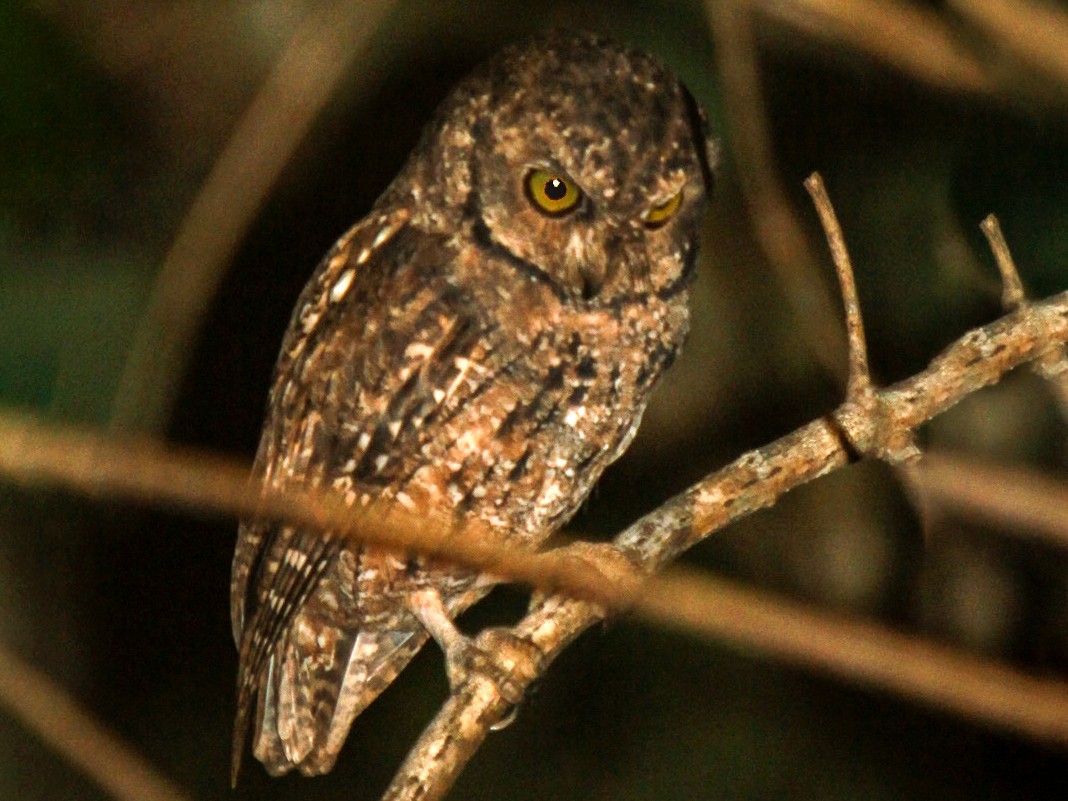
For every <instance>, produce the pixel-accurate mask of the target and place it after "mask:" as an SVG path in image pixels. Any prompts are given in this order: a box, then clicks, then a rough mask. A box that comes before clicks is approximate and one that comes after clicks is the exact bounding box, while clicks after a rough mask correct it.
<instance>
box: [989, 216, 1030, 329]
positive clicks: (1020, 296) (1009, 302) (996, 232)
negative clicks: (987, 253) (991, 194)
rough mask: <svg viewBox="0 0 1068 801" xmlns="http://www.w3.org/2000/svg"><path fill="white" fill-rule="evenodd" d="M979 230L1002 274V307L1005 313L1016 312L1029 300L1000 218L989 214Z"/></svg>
mask: <svg viewBox="0 0 1068 801" xmlns="http://www.w3.org/2000/svg"><path fill="white" fill-rule="evenodd" d="M979 228H980V229H981V230H982V232H983V234H984V235H985V236H986V241H987V242H988V243H989V244H990V250H991V252H992V253H993V254H994V261H996V262H997V265H998V272H1000V273H1001V306H1002V308H1004V309H1005V311H1010V312H1011V311H1016V310H1017V309H1018V308H1020V306H1021V305H1023V303H1025V302H1026V300H1027V298H1026V297H1025V295H1024V288H1023V281H1021V280H1020V271H1019V270H1017V269H1016V262H1015V261H1013V258H1012V253H1011V252H1010V251H1009V243H1008V242H1006V241H1005V235H1004V234H1003V233H1002V232H1001V225H1000V223H998V218H997V217H995V216H994V215H993V214H988V215H987V216H986V217H984V218H983V221H982V222H981V223H979Z"/></svg>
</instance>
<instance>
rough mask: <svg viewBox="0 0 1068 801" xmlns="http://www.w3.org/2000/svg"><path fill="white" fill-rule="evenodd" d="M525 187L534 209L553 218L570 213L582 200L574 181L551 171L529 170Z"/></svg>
mask: <svg viewBox="0 0 1068 801" xmlns="http://www.w3.org/2000/svg"><path fill="white" fill-rule="evenodd" d="M525 185H526V190H527V197H529V198H530V202H531V203H533V204H534V206H535V208H537V209H538V210H539V211H542V212H544V213H546V214H551V215H553V216H556V215H558V214H566V213H567V212H569V211H572V210H573V209H574V208H575V207H576V206H577V205H578V202H579V201H580V200H581V199H582V192H580V191H579V188H578V187H577V186H575V182H574V181H572V180H571V179H570V178H568V177H566V176H564V175H560V174H559V173H556V172H553V171H552V170H542V169H534V170H531V171H530V172H529V173H528V174H527V179H526V183H525Z"/></svg>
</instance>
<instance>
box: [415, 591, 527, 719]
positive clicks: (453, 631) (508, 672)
mask: <svg viewBox="0 0 1068 801" xmlns="http://www.w3.org/2000/svg"><path fill="white" fill-rule="evenodd" d="M408 605H409V607H410V608H411V610H412V612H413V613H414V614H415V616H416V617H417V618H418V619H419V622H420V623H422V624H423V626H424V627H425V628H426V630H427V631H429V632H430V636H432V637H433V638H434V639H435V640H437V642H438V644H439V645H440V646H441V649H442V650H443V651H444V652H445V675H446V676H447V677H448V679H449V687H450V688H451V689H452V691H453V692H456V691H458V690H459V689H460V688H461V687H462V686H463V685H464V684H466V683H467V682H468V681H470V679H471V677H472V676H473V675H477V676H482V677H484V678H486V679H488V680H490V681H491V682H493V684H494V685H496V687H497V692H498V694H499V695H500V696H501V698H503V699H504V700H505V701H507V702H508V703H509V704H512V705H515V704H518V703H519V702H520V701H522V700H523V696H524V694H525V692H526V688H527V686H528V685H529V684H530V683H531V682H532V681H533V680H534V679H535V678H536V677H537V676H538V675H539V673H540V668H541V660H542V653H541V651H540V650H539V649H538V648H537V647H536V646H535V645H534V644H532V643H530V642H528V641H526V640H524V639H522V638H521V637H518V636H516V635H515V634H513V633H512V632H511V631H510V630H509V629H506V628H489V629H485V630H484V631H482V632H480V633H479V634H478V635H477V636H475V637H474V638H472V637H467V636H465V635H464V634H463V633H462V632H460V630H459V629H457V628H456V625H455V624H454V623H453V622H452V619H451V618H450V617H449V614H448V611H447V610H446V608H445V604H444V602H443V601H442V599H441V595H440V594H439V593H438V592H437V591H436V590H431V589H426V590H418V591H417V592H413V593H412V594H411V595H410V596H409V600H408Z"/></svg>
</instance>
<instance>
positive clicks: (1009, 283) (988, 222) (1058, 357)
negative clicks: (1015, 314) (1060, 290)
mask: <svg viewBox="0 0 1068 801" xmlns="http://www.w3.org/2000/svg"><path fill="white" fill-rule="evenodd" d="M979 227H980V228H981V229H982V231H983V234H984V235H985V236H986V239H987V242H989V243H990V250H991V251H992V252H993V254H994V260H995V261H996V262H997V265H998V271H999V272H1000V273H1001V284H1002V292H1001V305H1002V307H1003V308H1004V309H1005V310H1006V311H1016V310H1017V309H1020V308H1023V307H1024V306H1026V305H1027V304H1028V299H1027V292H1026V291H1025V290H1024V286H1023V281H1022V280H1021V279H1020V271H1019V270H1018V269H1017V268H1016V261H1015V260H1014V259H1013V258H1012V251H1010V250H1009V243H1008V242H1006V241H1005V235H1004V234H1003V233H1002V232H1001V224H1000V223H999V222H998V218H997V217H995V216H994V215H993V214H988V215H987V216H986V218H985V219H984V220H983V221H982V222H981V223H980V224H979ZM1032 369H1033V370H1034V371H1035V372H1036V373H1038V374H1039V375H1040V376H1042V377H1043V378H1044V379H1046V382H1047V383H1048V385H1049V386H1050V388H1051V389H1052V390H1053V393H1054V395H1055V396H1056V398H1057V404H1058V406H1059V407H1060V411H1061V415H1062V416H1063V417H1064V418H1065V419H1068V350H1066V349H1065V348H1064V347H1063V346H1061V347H1051V348H1050V349H1049V350H1048V351H1046V353H1044V354H1042V357H1041V358H1039V359H1036V360H1035V361H1034V363H1033V364H1032Z"/></svg>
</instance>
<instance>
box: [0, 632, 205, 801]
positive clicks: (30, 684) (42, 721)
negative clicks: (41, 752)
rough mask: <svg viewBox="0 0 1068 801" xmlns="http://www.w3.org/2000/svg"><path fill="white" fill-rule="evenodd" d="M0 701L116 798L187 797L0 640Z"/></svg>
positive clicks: (182, 800)
mask: <svg viewBox="0 0 1068 801" xmlns="http://www.w3.org/2000/svg"><path fill="white" fill-rule="evenodd" d="M0 706H2V707H5V708H6V709H7V710H8V711H9V712H11V714H12V715H14V716H15V717H16V718H18V719H19V720H21V721H22V722H23V724H24V725H25V726H26V727H27V728H29V729H30V730H32V731H33V732H34V733H35V734H36V735H37V736H38V737H40V738H41V740H43V741H44V742H45V743H47V744H48V745H50V746H51V747H52V748H53V749H54V750H55V751H56V752H57V753H59V754H62V755H63V757H64V758H66V759H67V761H69V762H70V763H71V764H72V765H74V766H75V767H77V768H78V769H79V770H81V771H82V772H83V773H85V775H86V776H88V777H89V778H90V779H92V780H93V781H94V782H96V783H97V784H98V785H99V786H100V787H101V788H103V789H104V790H105V791H106V792H108V793H110V794H111V795H112V796H114V797H115V798H118V799H121V801H188V799H189V796H187V795H186V794H185V793H184V792H182V791H181V790H180V789H178V788H177V787H176V786H175V785H174V784H172V783H171V782H170V781H168V780H167V779H165V778H163V777H162V776H160V775H159V774H158V773H156V771H155V770H154V769H153V768H152V766H151V765H149V764H148V763H146V762H145V761H144V760H143V759H142V758H141V757H140V756H139V755H138V754H137V753H136V752H134V751H133V750H131V749H130V747H129V746H128V745H127V744H126V743H125V742H123V741H122V740H121V739H119V737H118V736H116V735H115V734H114V733H112V732H110V731H108V730H107V729H105V728H104V727H103V726H102V725H101V724H100V723H98V722H97V721H96V719H95V718H94V717H93V716H92V714H90V713H89V712H88V711H86V710H85V709H83V708H82V707H81V705H80V704H78V703H77V702H76V701H75V700H74V699H73V698H71V697H70V696H69V695H67V693H66V692H65V691H64V690H63V689H62V688H61V687H59V686H58V685H56V684H54V683H53V682H52V681H51V680H49V679H48V678H47V677H46V676H44V675H42V674H41V673H40V672H38V671H37V670H35V669H34V668H32V667H30V665H28V664H26V663H25V662H23V661H22V660H21V659H19V658H18V657H17V656H16V655H15V654H13V653H12V652H11V651H10V650H9V649H8V648H7V647H5V646H4V645H3V644H2V643H0Z"/></svg>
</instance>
